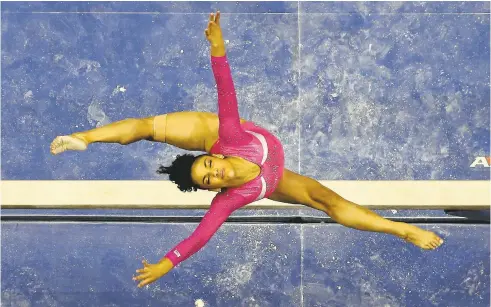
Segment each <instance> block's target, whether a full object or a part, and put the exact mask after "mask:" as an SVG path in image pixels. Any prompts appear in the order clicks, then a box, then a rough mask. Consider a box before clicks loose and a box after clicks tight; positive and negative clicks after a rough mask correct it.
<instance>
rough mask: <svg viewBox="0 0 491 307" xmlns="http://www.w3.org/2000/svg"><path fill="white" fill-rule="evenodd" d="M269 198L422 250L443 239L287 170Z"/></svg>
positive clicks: (430, 247)
mask: <svg viewBox="0 0 491 307" xmlns="http://www.w3.org/2000/svg"><path fill="white" fill-rule="evenodd" d="M269 198H270V199H271V200H275V201H281V202H286V203H292V204H302V205H305V206H308V207H311V208H314V209H317V210H321V211H323V212H325V213H326V214H328V215H329V216H330V217H331V218H332V219H334V220H335V221H336V222H338V223H339V224H341V225H344V226H346V227H350V228H354V229H358V230H364V231H374V232H382V233H387V234H391V235H395V236H397V237H399V238H401V239H404V240H406V241H409V242H411V243H413V244H414V245H416V246H419V247H421V248H423V249H435V248H437V247H438V246H440V245H441V244H442V243H443V240H441V239H440V238H439V237H438V236H437V235H436V234H434V233H433V232H431V231H426V230H424V229H421V228H419V227H416V226H414V225H410V224H406V223H401V222H393V221H390V220H387V219H385V218H383V217H381V216H379V215H378V214H376V213H375V212H373V211H371V210H369V209H367V208H365V207H363V206H360V205H357V204H355V203H353V202H350V201H349V200H346V199H344V198H343V197H341V196H340V195H338V194H337V193H335V192H334V191H332V190H331V189H329V188H327V187H325V186H323V185H322V184H320V183H319V182H318V181H316V180H314V179H312V178H308V177H305V176H301V175H299V174H296V173H294V172H291V171H289V170H286V169H285V171H284V173H283V177H282V179H281V180H280V183H279V184H278V187H277V188H276V190H275V192H274V193H273V194H272V195H271V196H270V197H269Z"/></svg>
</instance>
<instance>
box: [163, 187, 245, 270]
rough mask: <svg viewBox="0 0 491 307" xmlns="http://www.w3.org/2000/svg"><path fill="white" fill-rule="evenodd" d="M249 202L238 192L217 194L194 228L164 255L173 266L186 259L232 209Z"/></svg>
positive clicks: (201, 245)
mask: <svg viewBox="0 0 491 307" xmlns="http://www.w3.org/2000/svg"><path fill="white" fill-rule="evenodd" d="M250 202H251V201H250V200H249V199H248V197H244V196H242V195H240V194H239V193H226V192H225V193H219V194H217V195H216V196H215V198H214V199H213V201H212V202H211V206H210V209H209V210H208V212H206V214H205V215H204V216H203V219H202V220H201V222H200V223H199V225H198V227H197V228H196V230H195V231H194V232H193V233H192V234H191V235H190V236H189V237H188V238H186V239H184V240H183V241H182V242H181V243H179V244H178V245H177V246H176V247H174V248H173V249H172V250H170V251H169V252H168V253H167V254H166V255H165V257H166V258H168V259H169V260H170V261H171V262H172V264H173V265H174V266H176V265H178V264H179V263H181V262H183V261H184V260H186V259H188V258H189V257H191V256H192V255H193V254H195V253H196V252H198V251H199V250H200V249H201V248H202V247H203V246H205V244H206V243H208V241H209V240H210V239H211V237H213V235H214V234H215V233H216V232H217V230H218V229H219V228H220V226H222V224H223V223H224V222H225V221H226V220H227V218H228V217H229V216H230V215H231V214H232V212H233V211H234V210H236V209H238V208H240V207H242V206H245V205H246V204H248V203H250Z"/></svg>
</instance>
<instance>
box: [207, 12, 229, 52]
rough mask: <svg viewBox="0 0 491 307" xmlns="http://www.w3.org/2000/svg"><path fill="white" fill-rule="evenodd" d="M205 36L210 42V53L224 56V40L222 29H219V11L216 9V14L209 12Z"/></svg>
mask: <svg viewBox="0 0 491 307" xmlns="http://www.w3.org/2000/svg"><path fill="white" fill-rule="evenodd" d="M205 36H206V39H207V40H208V41H209V42H210V44H211V55H212V56H224V55H225V42H224V41H223V37H222V30H221V29H220V11H217V13H216V14H213V13H211V14H210V20H209V21H208V27H207V28H206V30H205Z"/></svg>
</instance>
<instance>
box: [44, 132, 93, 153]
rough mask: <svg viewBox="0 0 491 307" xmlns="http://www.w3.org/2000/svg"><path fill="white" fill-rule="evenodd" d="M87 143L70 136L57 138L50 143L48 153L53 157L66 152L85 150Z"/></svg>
mask: <svg viewBox="0 0 491 307" xmlns="http://www.w3.org/2000/svg"><path fill="white" fill-rule="evenodd" d="M86 149H87V142H85V140H83V139H82V138H78V137H75V136H72V135H62V136H57V137H56V138H55V139H54V140H53V142H51V146H50V151H51V153H52V154H53V155H57V154H60V153H62V152H64V151H67V150H86Z"/></svg>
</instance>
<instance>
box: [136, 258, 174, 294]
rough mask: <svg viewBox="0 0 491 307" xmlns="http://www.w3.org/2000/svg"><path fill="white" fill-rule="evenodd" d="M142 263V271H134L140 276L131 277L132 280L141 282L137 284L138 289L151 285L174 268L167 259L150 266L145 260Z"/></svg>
mask: <svg viewBox="0 0 491 307" xmlns="http://www.w3.org/2000/svg"><path fill="white" fill-rule="evenodd" d="M142 263H143V269H139V270H136V272H137V273H139V274H140V275H138V276H136V277H133V280H141V282H140V283H139V284H138V288H141V287H143V286H146V285H148V284H150V283H153V282H154V281H156V280H157V279H159V278H160V277H162V276H164V275H165V274H167V273H168V272H169V271H170V270H172V268H174V265H173V264H172V262H171V261H170V260H169V259H167V258H164V259H162V260H161V261H160V262H159V263H156V264H150V263H148V262H147V261H146V260H143V261H142Z"/></svg>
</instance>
